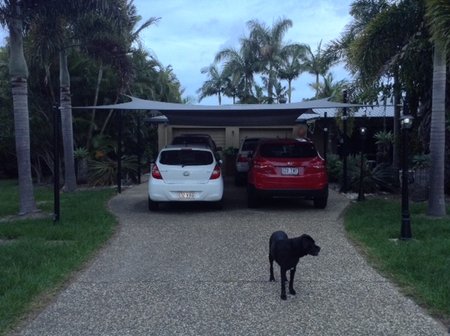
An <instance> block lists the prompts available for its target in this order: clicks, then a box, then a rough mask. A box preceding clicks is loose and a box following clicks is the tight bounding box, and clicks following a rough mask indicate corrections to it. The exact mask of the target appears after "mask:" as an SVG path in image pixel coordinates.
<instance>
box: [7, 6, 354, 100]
mask: <svg viewBox="0 0 450 336" xmlns="http://www.w3.org/2000/svg"><path fill="white" fill-rule="evenodd" d="M352 1H353V0H339V1H336V0H284V1H280V0H221V1H218V0H191V1H188V0H151V1H149V0H134V4H135V6H136V8H137V11H138V14H139V15H140V16H141V17H142V22H144V20H147V19H149V18H151V17H160V18H161V19H160V20H159V22H158V23H157V24H155V25H152V26H150V27H149V28H147V29H145V30H143V31H142V32H141V34H140V42H141V44H142V46H143V47H144V48H145V49H146V50H147V51H148V52H150V53H151V54H152V55H154V56H156V58H157V59H158V60H159V61H160V62H161V63H162V64H163V65H164V66H168V65H171V66H172V68H173V70H174V73H175V74H176V76H177V78H178V79H179V81H180V82H181V86H182V88H183V89H184V93H183V97H190V98H191V100H192V103H195V104H197V103H198V93H197V90H198V89H199V88H200V87H201V86H202V84H203V82H204V81H205V80H206V79H207V76H206V75H205V74H202V73H201V69H202V68H204V67H207V66H209V65H211V64H212V63H213V61H214V57H215V55H216V54H217V52H219V51H220V50H222V49H224V48H229V47H232V48H237V49H238V48H239V39H240V38H242V37H244V36H248V29H247V22H248V21H249V20H258V21H259V22H262V23H265V24H266V25H268V26H272V24H273V23H274V22H275V21H276V20H277V19H279V18H287V19H291V20H292V21H293V27H292V28H290V29H289V30H288V31H287V33H286V35H285V42H288V43H293V42H296V43H306V44H309V45H310V46H311V48H312V50H316V49H317V46H318V44H319V43H320V42H321V41H322V46H325V45H326V44H327V43H328V42H330V41H331V40H334V39H336V38H338V37H339V36H340V35H341V33H342V32H343V30H344V27H345V26H346V25H347V24H348V23H349V22H350V21H351V16H350V14H349V9H350V4H351V3H352ZM5 35H6V32H5V31H4V30H2V31H0V38H1V40H2V42H3V39H4V36H5ZM331 72H332V73H333V76H334V79H335V80H336V81H338V80H341V79H350V78H349V74H348V73H347V72H346V71H345V70H344V67H343V66H342V65H338V66H335V67H333V68H332V69H331ZM312 82H314V77H313V76H312V75H309V74H302V75H301V76H300V77H299V78H298V79H297V80H295V81H294V82H293V88H294V91H293V93H292V101H293V102H296V101H301V100H302V99H303V98H311V97H312V96H313V95H314V91H313V90H312V89H311V88H310V87H309V85H308V84H309V83H312ZM286 86H287V84H286ZM222 103H223V104H231V103H232V101H231V99H228V98H224V99H223V101H222ZM201 104H207V105H217V104H218V100H217V97H215V96H214V97H209V98H205V99H203V100H202V102H201Z"/></svg>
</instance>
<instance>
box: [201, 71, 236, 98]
mask: <svg viewBox="0 0 450 336" xmlns="http://www.w3.org/2000/svg"><path fill="white" fill-rule="evenodd" d="M201 73H202V74H206V75H207V77H208V79H207V80H206V81H205V82H204V83H203V85H202V87H201V88H200V89H198V90H197V93H198V94H199V98H198V101H199V102H200V101H202V100H203V99H204V98H206V97H209V96H215V95H217V99H218V100H219V105H222V94H223V93H224V92H225V90H226V88H227V86H228V82H229V81H230V80H229V78H228V76H227V74H226V73H224V72H223V71H222V72H221V71H220V70H219V68H218V66H217V65H216V64H212V65H210V66H209V67H205V68H203V69H202V70H201Z"/></svg>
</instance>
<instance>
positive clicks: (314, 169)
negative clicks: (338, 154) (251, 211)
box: [247, 139, 328, 209]
mask: <svg viewBox="0 0 450 336" xmlns="http://www.w3.org/2000/svg"><path fill="white" fill-rule="evenodd" d="M247 197H248V206H249V207H250V208H255V207H258V205H259V201H260V199H261V198H263V197H302V198H307V199H312V200H313V202H314V206H315V207H316V208H321V209H323V208H325V207H326V206H327V200H328V176H327V170H326V166H325V160H324V159H323V158H322V157H321V156H320V155H319V154H318V153H317V150H316V148H315V147H314V144H313V143H312V142H311V141H309V140H294V139H265V140H261V141H260V142H259V143H258V145H257V147H256V149H255V151H254V153H253V155H252V159H251V160H250V170H249V172H248V184H247Z"/></svg>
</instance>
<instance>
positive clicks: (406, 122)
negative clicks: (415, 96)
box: [400, 102, 413, 240]
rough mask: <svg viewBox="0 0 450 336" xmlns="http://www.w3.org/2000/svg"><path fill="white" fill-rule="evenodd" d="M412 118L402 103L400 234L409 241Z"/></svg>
mask: <svg viewBox="0 0 450 336" xmlns="http://www.w3.org/2000/svg"><path fill="white" fill-rule="evenodd" d="M412 121H413V117H412V116H410V115H408V105H407V103H406V102H404V103H403V116H402V117H400V125H401V130H402V158H401V167H402V170H401V178H402V180H401V182H402V226H401V232H400V239H401V240H409V239H411V238H412V233H411V219H410V215H409V195H408V183H409V171H408V150H407V149H408V148H407V146H408V145H407V144H408V130H409V129H410V128H411V126H412Z"/></svg>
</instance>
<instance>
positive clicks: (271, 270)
mask: <svg viewBox="0 0 450 336" xmlns="http://www.w3.org/2000/svg"><path fill="white" fill-rule="evenodd" d="M269 264H270V278H269V281H275V277H274V276H273V257H272V255H271V254H269Z"/></svg>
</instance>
